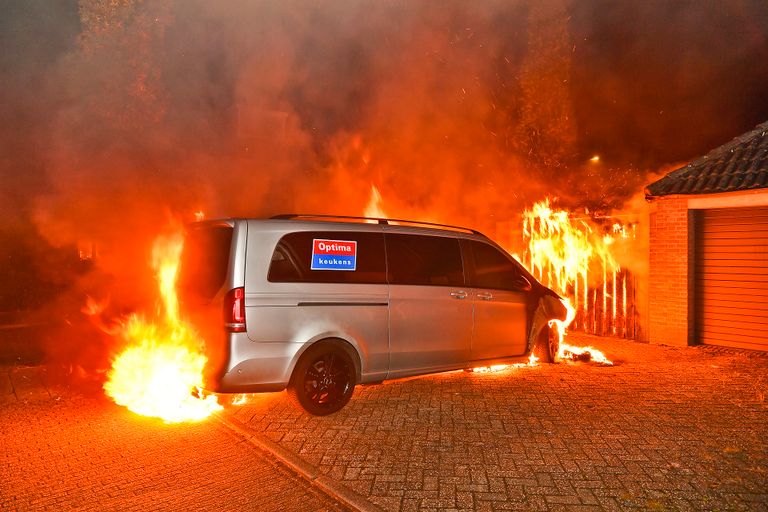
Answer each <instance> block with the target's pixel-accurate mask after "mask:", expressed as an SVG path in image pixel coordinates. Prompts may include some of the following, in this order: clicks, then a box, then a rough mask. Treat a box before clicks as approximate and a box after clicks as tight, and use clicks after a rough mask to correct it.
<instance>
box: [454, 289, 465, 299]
mask: <svg viewBox="0 0 768 512" xmlns="http://www.w3.org/2000/svg"><path fill="white" fill-rule="evenodd" d="M451 297H453V298H454V299H466V298H467V292H465V291H464V290H459V291H457V292H451Z"/></svg>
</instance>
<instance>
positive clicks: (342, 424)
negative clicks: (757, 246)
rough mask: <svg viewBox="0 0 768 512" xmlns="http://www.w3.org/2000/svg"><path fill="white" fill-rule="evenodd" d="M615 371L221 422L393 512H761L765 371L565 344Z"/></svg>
mask: <svg viewBox="0 0 768 512" xmlns="http://www.w3.org/2000/svg"><path fill="white" fill-rule="evenodd" d="M569 342H570V343H573V344H581V345H587V344H589V345H593V346H596V347H597V348H599V349H601V350H603V351H604V352H606V354H607V355H608V356H609V357H610V358H612V359H613V360H614V361H615V362H616V364H615V366H612V367H610V366H600V365H592V364H589V363H575V364H558V365H539V366H535V367H513V368H509V369H506V370H503V371H501V372H496V373H488V374H474V373H466V372H451V373H445V374H440V375H431V376H425V377H422V378H414V379H403V380H399V381H393V382H386V383H384V384H381V385H374V386H361V387H359V388H358V390H357V391H356V392H355V396H354V397H353V399H352V401H351V402H350V404H349V405H348V406H347V407H346V408H344V409H343V410H342V411H340V412H338V413H336V414H334V415H331V416H327V417H322V418H318V417H312V416H310V415H307V414H304V413H303V412H301V411H298V410H296V409H294V408H293V407H292V406H291V405H290V404H289V403H288V401H287V400H286V397H285V394H284V393H273V394H264V395H254V396H253V397H251V399H250V401H249V402H248V403H247V404H246V405H243V406H241V407H239V408H232V409H229V410H228V412H227V414H229V415H230V417H231V418H233V419H234V420H236V421H239V422H241V423H243V424H244V425H246V426H247V427H248V428H249V429H251V430H252V431H254V432H255V433H256V434H257V435H264V436H266V437H268V438H269V439H272V440H275V441H276V442H278V443H279V444H280V445H281V446H284V447H287V448H289V449H292V450H295V453H297V454H298V455H299V456H301V457H302V458H303V459H304V460H306V461H307V462H310V463H311V464H314V465H316V466H317V468H318V470H319V471H320V473H322V474H325V475H333V477H334V478H336V479H337V480H338V481H340V482H342V483H343V484H344V485H347V486H348V487H349V488H351V489H353V490H355V491H357V492H358V493H361V494H362V495H364V496H367V497H368V498H369V499H370V500H371V501H372V502H373V503H376V504H379V505H380V506H382V507H383V508H385V509H387V510H420V511H426V510H443V511H446V510H467V509H475V510H768V496H766V493H765V489H768V469H766V468H768V448H767V446H768V403H766V395H767V394H768V357H766V356H765V355H764V354H758V353H748V352H739V351H731V350H721V349H713V348H710V347H665V346H658V345H646V344H642V343H636V342H631V341H626V340H616V339H607V338H597V337H593V336H584V335H581V336H578V335H571V336H570V337H569Z"/></svg>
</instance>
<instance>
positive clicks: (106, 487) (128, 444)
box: [0, 368, 344, 512]
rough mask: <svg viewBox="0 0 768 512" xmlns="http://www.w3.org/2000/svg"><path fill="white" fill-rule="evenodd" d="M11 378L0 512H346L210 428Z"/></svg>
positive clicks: (31, 376)
mask: <svg viewBox="0 0 768 512" xmlns="http://www.w3.org/2000/svg"><path fill="white" fill-rule="evenodd" d="M9 373H10V374H11V377H12V378H11V379H10V380H11V381H12V382H14V384H15V383H16V382H19V381H20V382H21V383H22V384H21V385H20V389H21V390H22V392H20V397H19V399H17V400H15V401H13V402H11V401H6V402H3V403H2V404H0V432H2V437H1V439H2V444H1V449H0V510H2V511H3V512H5V511H37V510H54V511H61V510H82V511H91V510H92V511H110V510H120V511H123V510H126V511H134V510H135V511H141V512H146V511H148V510H184V511H186V510H211V511H214V510H215V511H221V510H237V511H245V510H258V511H262V510H272V511H276V512H278V511H279V512H285V511H293V510H304V511H308V512H309V511H316V510H344V508H343V507H342V506H341V505H340V504H338V503H336V502H335V501H333V500H332V499H330V498H329V497H328V496H327V495H325V494H324V493H321V492H320V491H318V490H317V489H316V488H315V487H314V486H312V485H311V484H310V483H309V482H307V481H306V480H304V479H302V478H299V477H298V476H297V475H296V474H294V473H293V472H292V471H290V470H288V469H286V468H285V467H284V466H282V465H281V464H279V463H277V462H276V461H275V460H274V459H272V458H271V457H270V456H269V454H266V453H263V452H261V451H258V450H256V449H254V448H253V447H252V446H251V445H249V444H247V443H245V442H244V441H243V440H242V439H241V438H239V437H237V436H235V435H234V434H233V433H232V432H230V431H229V430H228V429H226V428H225V427H223V426H222V425H221V424H220V423H219V422H217V421H215V420H207V421H203V422H200V423H190V424H176V425H168V424H164V423H163V422H161V421H160V420H156V419H151V418H144V417H141V416H138V415H136V414H133V413H131V412H129V411H127V410H126V409H124V408H121V407H118V406H116V405H114V404H112V403H111V402H109V401H108V400H107V399H106V398H104V397H103V396H100V395H96V396H83V395H79V394H76V393H75V394H72V393H70V392H69V391H68V390H66V389H56V388H51V387H50V386H48V387H43V389H42V390H41V389H39V388H40V387H41V384H42V379H43V376H41V371H40V369H39V368H37V370H35V369H33V368H26V369H24V370H23V372H17V371H16V369H13V368H0V374H4V375H9ZM35 386H37V389H36V388H35ZM49 391H50V392H49ZM43 396H47V397H48V398H47V400H43V399H42V398H43Z"/></svg>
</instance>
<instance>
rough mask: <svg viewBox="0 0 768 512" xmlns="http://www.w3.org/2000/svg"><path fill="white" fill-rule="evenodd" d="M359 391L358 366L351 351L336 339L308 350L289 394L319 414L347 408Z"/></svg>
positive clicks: (297, 366) (312, 411)
mask: <svg viewBox="0 0 768 512" xmlns="http://www.w3.org/2000/svg"><path fill="white" fill-rule="evenodd" d="M354 390H355V365H354V363H353V362H352V359H351V358H350V357H349V355H348V354H347V352H346V351H345V350H344V349H343V348H341V347H339V346H338V345H337V344H336V343H333V342H324V343H319V344H317V345H314V346H312V347H310V348H309V349H307V351H306V352H305V353H304V354H303V355H302V356H301V358H300V359H299V362H298V363H297V364H296V368H295V369H294V370H293V375H292V376H291V381H290V383H289V384H288V396H289V397H290V398H291V400H292V401H293V402H294V404H296V405H299V406H301V407H302V408H303V409H304V410H305V411H307V412H308V413H310V414H314V415H315V416H325V415H326V414H332V413H334V412H336V411H338V410H339V409H341V408H342V407H344V406H345V405H346V404H347V402H349V399H350V398H352V392H353V391H354Z"/></svg>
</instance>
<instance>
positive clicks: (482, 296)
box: [477, 293, 493, 300]
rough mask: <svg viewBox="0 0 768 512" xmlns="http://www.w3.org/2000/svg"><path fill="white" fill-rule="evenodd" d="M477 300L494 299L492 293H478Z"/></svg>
mask: <svg viewBox="0 0 768 512" xmlns="http://www.w3.org/2000/svg"><path fill="white" fill-rule="evenodd" d="M477 298H478V299H483V300H491V299H492V298H493V294H492V293H478V294H477Z"/></svg>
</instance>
